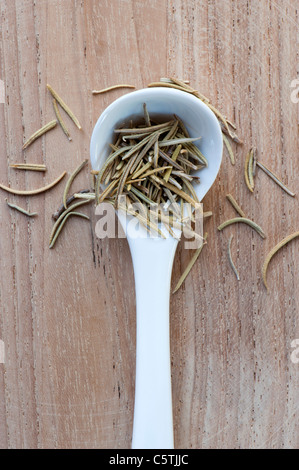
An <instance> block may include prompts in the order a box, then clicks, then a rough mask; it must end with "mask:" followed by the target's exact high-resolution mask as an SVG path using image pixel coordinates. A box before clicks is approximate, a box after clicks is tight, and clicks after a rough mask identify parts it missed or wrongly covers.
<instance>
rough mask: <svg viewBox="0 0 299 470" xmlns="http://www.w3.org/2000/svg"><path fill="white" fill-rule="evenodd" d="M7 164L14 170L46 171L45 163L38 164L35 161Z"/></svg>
mask: <svg viewBox="0 0 299 470" xmlns="http://www.w3.org/2000/svg"><path fill="white" fill-rule="evenodd" d="M9 166H10V168H14V169H15V170H27V171H47V167H46V166H45V165H38V164H35V163H14V164H11V165H9Z"/></svg>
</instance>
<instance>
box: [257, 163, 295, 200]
mask: <svg viewBox="0 0 299 470" xmlns="http://www.w3.org/2000/svg"><path fill="white" fill-rule="evenodd" d="M256 164H257V166H258V167H259V168H261V169H262V170H263V171H264V172H265V173H266V174H267V175H268V176H270V178H272V180H273V181H275V183H276V184H278V186H280V187H281V188H282V189H283V190H284V191H285V192H286V193H287V194H289V195H290V196H292V197H295V196H296V194H294V193H293V192H292V191H291V190H290V189H289V188H287V186H286V185H285V184H284V183H283V182H282V181H281V180H280V179H279V178H278V176H276V175H275V174H274V173H273V172H272V171H271V170H269V168H267V167H266V165H264V164H263V163H261V162H259V161H257V162H256Z"/></svg>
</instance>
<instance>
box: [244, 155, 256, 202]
mask: <svg viewBox="0 0 299 470" xmlns="http://www.w3.org/2000/svg"><path fill="white" fill-rule="evenodd" d="M253 155H254V151H253V149H250V150H249V152H248V153H247V155H246V159H245V169H244V176H245V182H246V186H247V188H248V189H249V191H250V192H252V193H253V190H254V183H253V178H252V174H251V173H250V168H252V166H251V165H252V163H251V162H253Z"/></svg>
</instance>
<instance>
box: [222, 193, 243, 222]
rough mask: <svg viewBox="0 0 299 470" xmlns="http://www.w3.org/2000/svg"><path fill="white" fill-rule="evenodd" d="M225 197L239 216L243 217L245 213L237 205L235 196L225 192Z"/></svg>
mask: <svg viewBox="0 0 299 470" xmlns="http://www.w3.org/2000/svg"><path fill="white" fill-rule="evenodd" d="M226 197H227V199H228V200H229V202H230V203H231V205H232V206H233V208H234V209H235V210H236V211H237V213H238V214H239V215H240V216H241V217H245V218H246V215H245V213H244V212H243V210H242V209H241V207H240V206H239V204H238V203H237V201H236V200H235V198H234V197H233V196H232V195H231V194H227V196H226Z"/></svg>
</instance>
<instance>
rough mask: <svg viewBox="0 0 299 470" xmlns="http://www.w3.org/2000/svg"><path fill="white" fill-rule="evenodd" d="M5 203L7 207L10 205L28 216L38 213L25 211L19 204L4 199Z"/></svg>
mask: <svg viewBox="0 0 299 470" xmlns="http://www.w3.org/2000/svg"><path fill="white" fill-rule="evenodd" d="M6 203H7V205H8V206H9V207H11V208H12V209H15V210H17V211H18V212H21V213H22V214H24V215H27V216H28V217H35V216H37V215H38V213H37V212H28V211H26V210H25V209H23V208H22V207H20V206H17V205H16V204H11V203H10V202H8V200H7V199H6Z"/></svg>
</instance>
